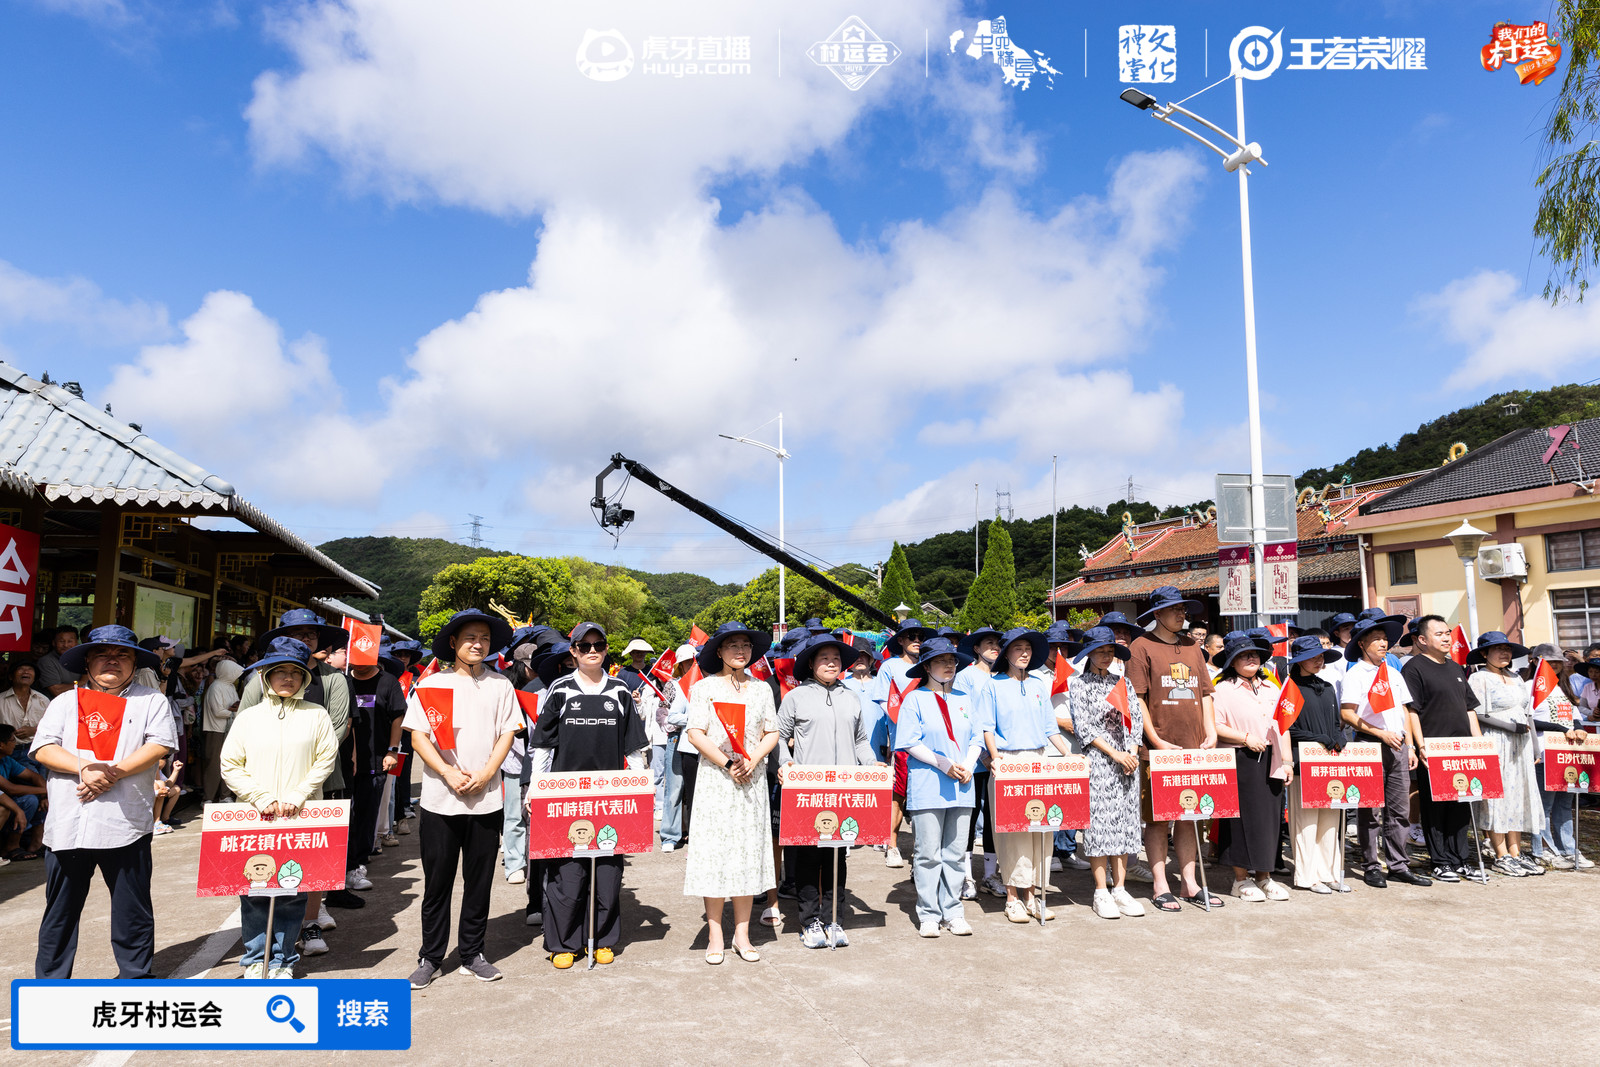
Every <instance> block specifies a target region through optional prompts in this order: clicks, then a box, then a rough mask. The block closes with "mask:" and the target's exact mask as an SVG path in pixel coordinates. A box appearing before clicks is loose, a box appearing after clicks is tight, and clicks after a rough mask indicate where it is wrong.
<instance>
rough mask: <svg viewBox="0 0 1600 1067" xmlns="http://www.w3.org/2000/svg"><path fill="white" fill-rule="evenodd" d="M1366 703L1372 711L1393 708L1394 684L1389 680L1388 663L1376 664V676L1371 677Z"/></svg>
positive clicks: (1391, 709)
mask: <svg viewBox="0 0 1600 1067" xmlns="http://www.w3.org/2000/svg"><path fill="white" fill-rule="evenodd" d="M1367 703H1368V704H1370V705H1371V706H1372V710H1373V711H1393V710H1394V685H1393V683H1391V682H1390V681H1389V664H1388V663H1380V664H1378V673H1377V676H1376V677H1374V678H1373V679H1372V688H1370V689H1368V690H1367Z"/></svg>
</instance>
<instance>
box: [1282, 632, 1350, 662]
mask: <svg viewBox="0 0 1600 1067" xmlns="http://www.w3.org/2000/svg"><path fill="white" fill-rule="evenodd" d="M1337 655H1339V650H1338V649H1337V648H1323V647H1322V638H1320V637H1297V638H1295V639H1294V641H1293V643H1291V644H1290V645H1289V665H1290V666H1291V667H1292V666H1294V665H1295V664H1296V663H1305V662H1307V661H1309V660H1314V659H1316V658H1317V657H1318V656H1327V657H1328V658H1329V659H1332V658H1333V657H1334V656H1337Z"/></svg>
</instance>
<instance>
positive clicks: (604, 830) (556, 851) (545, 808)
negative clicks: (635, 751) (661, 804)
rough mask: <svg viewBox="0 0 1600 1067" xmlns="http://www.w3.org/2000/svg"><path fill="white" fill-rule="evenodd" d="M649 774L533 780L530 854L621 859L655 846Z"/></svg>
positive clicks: (588, 773)
mask: <svg viewBox="0 0 1600 1067" xmlns="http://www.w3.org/2000/svg"><path fill="white" fill-rule="evenodd" d="M655 803H656V793H655V785H654V783H653V781H652V779H651V777H650V772H649V771H563V772H560V773H555V774H535V775H533V776H532V779H531V780H530V781H529V782H528V856H529V858H531V859H536V860H550V859H566V858H569V857H576V858H586V857H589V856H617V855H625V854H628V853H639V852H649V851H650V850H651V849H652V848H654V847H655V837H656V835H655Z"/></svg>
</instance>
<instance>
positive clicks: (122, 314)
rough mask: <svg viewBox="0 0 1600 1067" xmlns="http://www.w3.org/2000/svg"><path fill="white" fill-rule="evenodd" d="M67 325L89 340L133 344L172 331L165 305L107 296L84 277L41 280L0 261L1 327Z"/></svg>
mask: <svg viewBox="0 0 1600 1067" xmlns="http://www.w3.org/2000/svg"><path fill="white" fill-rule="evenodd" d="M18 325H36V326H51V327H65V328H67V329H69V330H70V331H72V332H73V333H74V334H76V335H77V336H78V337H80V338H81V339H83V340H85V341H88V342H90V343H92V344H104V345H116V344H137V343H139V342H141V341H149V340H153V339H155V338H160V337H165V336H167V334H168V333H170V332H171V328H170V327H169V325H168V323H167V309H166V308H164V307H162V306H161V305H160V304H150V303H146V302H144V301H142V300H131V301H123V300H116V299H113V298H111V297H108V296H106V295H105V294H104V293H102V292H101V291H100V287H99V286H97V285H95V284H94V283H93V282H91V281H89V280H88V279H86V278H77V277H73V278H41V277H39V276H38V275H35V274H30V273H28V272H27V271H25V270H22V269H21V268H19V267H16V266H14V265H12V264H10V263H7V262H5V261H3V260H0V327H3V326H18Z"/></svg>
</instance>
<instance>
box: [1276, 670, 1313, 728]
mask: <svg viewBox="0 0 1600 1067" xmlns="http://www.w3.org/2000/svg"><path fill="white" fill-rule="evenodd" d="M1305 706H1306V698H1305V694H1304V693H1302V692H1300V687H1299V686H1298V685H1296V684H1295V682H1294V679H1293V678H1290V679H1289V680H1288V681H1287V682H1285V683H1283V692H1281V693H1279V694H1278V706H1277V707H1276V708H1274V709H1273V712H1272V721H1273V722H1275V723H1277V724H1278V732H1279V733H1280V734H1282V735H1284V736H1285V737H1288V736H1289V727H1291V726H1293V725H1294V721H1295V720H1296V719H1298V718H1299V717H1300V709H1301V708H1303V707H1305Z"/></svg>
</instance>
